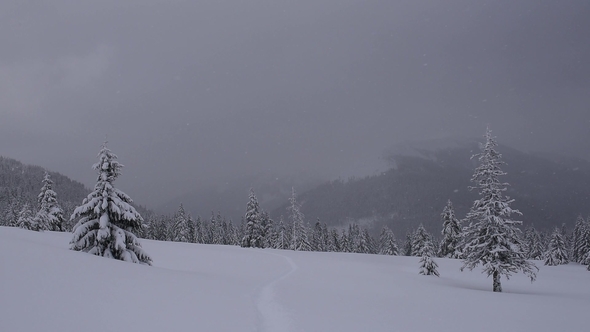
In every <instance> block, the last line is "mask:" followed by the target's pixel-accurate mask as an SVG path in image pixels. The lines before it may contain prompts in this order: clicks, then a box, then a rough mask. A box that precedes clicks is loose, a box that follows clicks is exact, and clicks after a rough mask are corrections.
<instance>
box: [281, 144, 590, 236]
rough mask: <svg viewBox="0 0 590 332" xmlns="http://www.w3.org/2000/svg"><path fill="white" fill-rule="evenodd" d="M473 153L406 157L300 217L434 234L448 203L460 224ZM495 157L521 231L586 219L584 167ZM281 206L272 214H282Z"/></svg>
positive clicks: (325, 193) (316, 199) (311, 198)
mask: <svg viewBox="0 0 590 332" xmlns="http://www.w3.org/2000/svg"><path fill="white" fill-rule="evenodd" d="M478 151H479V148H478V143H477V142H463V143H461V144H458V145H456V146H453V147H445V148H437V149H430V150H429V149H425V148H414V149H406V150H405V151H404V152H403V153H397V154H394V155H392V156H391V157H390V158H391V161H392V165H393V168H391V169H390V170H388V171H386V172H383V173H381V174H378V175H374V176H369V177H365V178H361V179H349V180H346V181H344V180H336V181H331V182H328V183H325V184H323V185H321V186H319V187H317V188H315V189H313V190H310V191H307V192H305V193H303V194H302V195H301V201H302V208H301V209H302V212H303V213H304V214H305V216H306V220H307V221H309V222H312V223H313V222H315V220H316V219H317V218H319V219H320V220H321V221H322V222H325V223H327V224H328V225H330V226H338V225H346V224H347V223H350V222H352V221H354V222H358V223H360V224H361V225H366V226H374V227H373V229H374V230H375V231H377V230H379V229H380V228H381V226H382V225H388V226H389V227H390V228H392V229H393V230H394V231H395V232H396V234H399V235H402V234H404V233H405V232H406V231H408V230H410V229H414V228H416V227H418V225H419V224H420V223H422V224H424V226H425V227H426V228H427V229H428V230H429V231H431V232H435V233H438V232H440V227H441V218H440V214H441V212H442V210H443V208H444V206H445V204H446V202H447V200H448V199H451V200H452V202H453V204H454V206H455V209H456V211H457V216H458V217H459V218H463V217H464V216H465V213H466V212H467V211H468V210H469V207H470V206H471V204H472V203H473V200H474V199H476V198H477V192H475V191H469V189H468V187H469V186H471V185H472V183H471V182H470V179H471V176H472V175H473V170H474V169H475V167H476V165H477V164H476V161H475V160H472V159H471V156H472V155H473V154H474V153H477V152H478ZM499 152H500V153H502V154H503V160H504V161H505V162H506V163H507V165H504V169H505V170H506V172H507V173H508V174H507V175H506V176H505V178H504V179H502V180H504V181H506V182H508V183H510V186H509V188H508V191H507V193H506V195H508V196H510V197H512V198H514V199H515V202H514V204H513V206H514V208H516V209H519V210H520V211H521V212H522V213H523V216H522V217H521V218H520V219H521V220H523V222H524V226H525V227H526V226H528V225H531V224H533V225H534V226H535V227H536V228H537V229H544V230H549V229H550V228H552V227H553V226H561V224H562V223H566V224H567V226H568V227H570V229H571V228H572V227H573V224H574V222H575V220H576V217H577V216H578V215H579V214H583V215H586V214H587V213H589V212H590V163H588V162H587V161H584V160H577V159H568V160H565V159H562V158H551V157H549V156H543V155H538V154H532V153H523V152H520V151H517V150H515V149H512V148H509V147H507V146H500V147H499ZM285 208H286V205H285V206H283V207H281V208H279V209H276V210H275V211H273V215H274V216H276V215H280V214H284V213H285Z"/></svg>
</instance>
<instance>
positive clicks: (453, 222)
mask: <svg viewBox="0 0 590 332" xmlns="http://www.w3.org/2000/svg"><path fill="white" fill-rule="evenodd" d="M441 217H442V220H443V229H442V231H441V234H442V236H443V239H442V240H441V241H440V248H439V254H440V256H441V257H448V258H459V257H461V252H460V251H459V243H460V242H461V227H460V226H459V220H458V219H457V218H456V217H455V209H453V203H452V202H451V200H450V199H449V200H448V202H447V205H446V206H445V208H444V209H443V212H442V214H441Z"/></svg>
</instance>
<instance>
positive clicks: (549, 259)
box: [545, 228, 569, 266]
mask: <svg viewBox="0 0 590 332" xmlns="http://www.w3.org/2000/svg"><path fill="white" fill-rule="evenodd" d="M567 263H569V259H568V254H567V246H566V244H565V240H564V235H563V234H561V230H559V228H555V230H554V231H553V233H551V241H549V247H548V248H547V252H546V253H545V265H549V266H555V265H562V264H567Z"/></svg>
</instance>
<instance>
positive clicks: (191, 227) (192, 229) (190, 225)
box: [186, 214, 197, 243]
mask: <svg viewBox="0 0 590 332" xmlns="http://www.w3.org/2000/svg"><path fill="white" fill-rule="evenodd" d="M186 227H187V231H188V232H187V238H186V239H187V242H189V243H197V228H196V226H195V221H194V220H193V218H192V217H191V215H190V214H189V215H187V217H186Z"/></svg>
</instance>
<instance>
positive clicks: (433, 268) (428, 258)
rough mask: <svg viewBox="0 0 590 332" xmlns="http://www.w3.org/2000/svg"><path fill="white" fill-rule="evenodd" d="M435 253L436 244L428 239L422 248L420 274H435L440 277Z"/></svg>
mask: <svg viewBox="0 0 590 332" xmlns="http://www.w3.org/2000/svg"><path fill="white" fill-rule="evenodd" d="M433 254H434V245H433V244H432V242H431V241H430V239H427V240H426V242H424V245H423V246H422V247H421V248H420V257H421V258H420V274H423V275H427V276H429V275H435V276H437V277H440V274H439V273H438V270H437V268H438V264H436V262H435V261H434V260H433V259H432V255H433Z"/></svg>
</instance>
